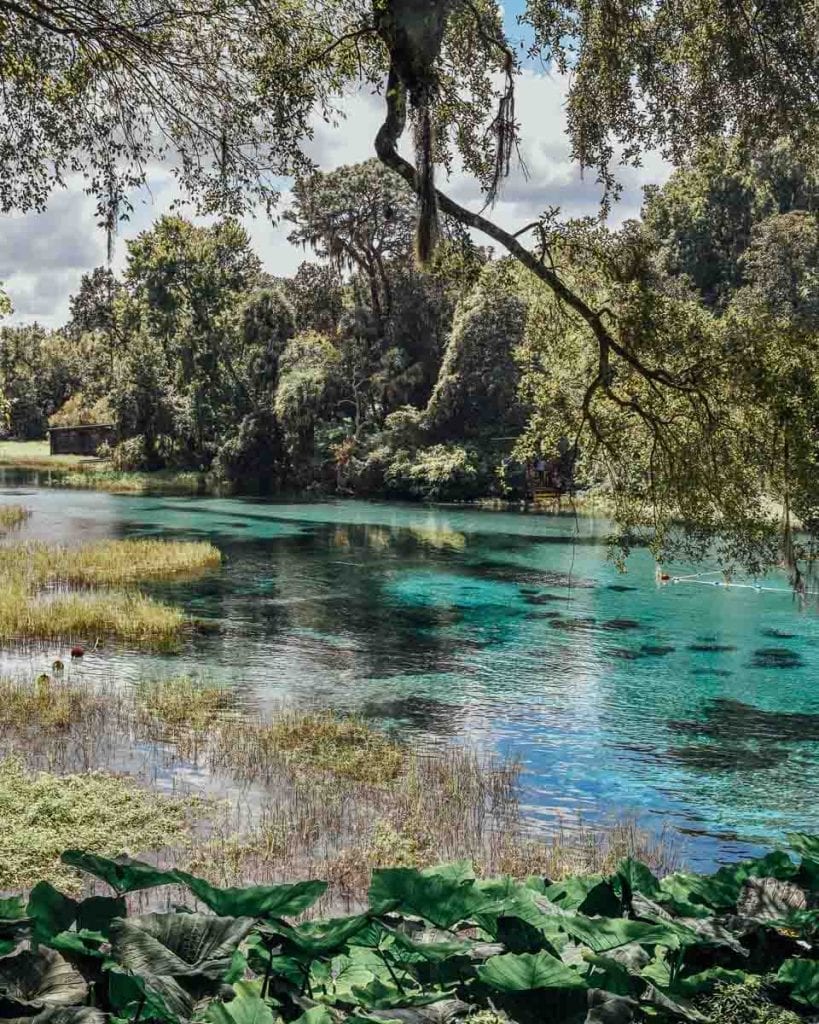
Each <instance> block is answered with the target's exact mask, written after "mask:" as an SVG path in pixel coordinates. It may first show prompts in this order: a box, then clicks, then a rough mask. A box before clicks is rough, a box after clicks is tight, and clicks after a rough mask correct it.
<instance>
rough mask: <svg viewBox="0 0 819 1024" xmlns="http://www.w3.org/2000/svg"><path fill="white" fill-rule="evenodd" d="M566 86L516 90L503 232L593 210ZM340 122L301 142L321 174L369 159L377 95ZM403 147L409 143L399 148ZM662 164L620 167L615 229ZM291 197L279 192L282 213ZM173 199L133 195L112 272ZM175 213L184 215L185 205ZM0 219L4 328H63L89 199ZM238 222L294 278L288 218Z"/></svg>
mask: <svg viewBox="0 0 819 1024" xmlns="http://www.w3.org/2000/svg"><path fill="white" fill-rule="evenodd" d="M565 93H566V83H565V80H564V79H562V78H561V77H559V76H556V75H548V74H544V73H535V72H533V71H530V70H527V71H525V72H524V73H523V75H522V76H521V77H520V79H519V80H518V84H517V98H516V105H517V116H518V120H519V121H520V122H521V124H522V126H523V157H524V160H525V163H526V166H527V169H528V172H529V177H528V180H527V179H526V178H525V177H524V175H523V173H522V172H521V170H520V168H515V170H514V171H513V173H512V175H511V176H510V178H509V180H508V181H506V182H505V183H504V187H503V189H502V192H501V196H500V198H499V200H498V202H497V203H496V204H495V207H494V209H493V210H492V211H491V212H489V214H488V215H489V216H491V217H492V219H494V220H496V221H497V222H498V223H499V224H501V225H502V226H503V227H505V228H507V229H509V230H517V229H518V228H520V227H522V226H523V225H524V224H526V223H528V222H529V221H531V220H533V219H534V218H535V217H536V216H537V215H538V214H539V213H540V212H542V211H543V210H544V209H546V208H547V207H549V206H554V205H556V206H560V207H561V208H562V209H563V211H564V213H565V214H566V215H567V216H582V215H584V214H589V213H595V212H596V211H597V208H598V203H599V198H600V188H599V186H598V185H597V184H596V183H595V181H594V174H593V172H592V173H590V174H587V175H586V177H585V179H583V178H582V177H581V175H580V171H579V168H578V167H577V165H576V164H573V163H572V161H571V160H570V159H569V145H568V141H567V140H566V137H565V134H564V131H565V110H564V103H565ZM344 111H345V113H346V118H345V119H344V120H342V121H340V122H339V123H338V124H326V123H324V122H323V121H320V120H317V121H316V123H315V125H314V135H313V138H312V139H310V140H309V141H308V142H307V143H306V144H305V151H306V152H307V153H308V155H309V156H310V157H311V158H312V159H313V160H314V161H315V162H316V163H317V164H318V165H319V167H321V168H322V169H325V170H330V169H332V168H335V167H339V166H341V165H343V164H349V163H356V162H358V161H360V160H366V159H368V158H369V157H371V156H372V155H373V140H374V137H375V133H376V131H377V130H378V127H379V125H380V123H381V118H382V111H383V99H382V97H381V96H379V95H377V94H375V93H373V92H371V91H369V90H367V91H364V90H362V91H360V92H356V93H354V94H351V95H350V96H349V97H348V98H347V99H346V100H345V101H344ZM406 148H407V149H409V143H408V142H407V146H406ZM668 172H669V168H668V165H667V164H665V163H664V162H663V161H662V160H661V159H660V158H659V157H657V156H655V155H653V154H650V155H649V156H648V157H647V158H646V160H645V165H644V166H643V167H641V168H622V169H621V173H620V179H621V181H622V182H623V185H624V193H623V198H622V199H621V201H620V202H619V203H618V204H617V205H616V207H615V209H614V211H613V214H612V217H611V221H612V222H613V223H615V224H617V223H619V222H620V221H622V220H623V219H625V218H626V217H633V216H635V215H636V214H637V213H638V212H639V207H640V201H641V193H642V186H643V185H644V184H647V183H648V182H661V181H663V180H664V179H665V178H666V177H667V175H668ZM439 185H440V186H441V187H443V188H445V189H446V190H447V191H448V192H449V194H451V195H452V197H453V198H454V199H456V200H457V201H458V202H460V203H462V204H464V205H467V206H470V207H471V208H473V209H480V208H481V206H482V205H483V198H482V196H481V192H480V189H479V188H478V187H477V185H476V184H475V182H474V180H472V179H471V178H470V177H468V176H467V175H465V174H463V173H462V172H458V171H456V172H454V173H453V175H452V176H451V177H450V178H449V180H446V179H445V178H444V177H443V175H442V176H441V179H440V181H439ZM288 200H289V193H288V192H287V191H286V190H285V191H284V192H283V194H282V206H281V208H282V209H284V208H286V205H287V203H288ZM178 201H179V192H178V189H177V187H176V184H175V181H174V179H173V177H172V175H171V174H170V173H168V171H167V170H163V169H161V168H158V169H157V171H156V173H155V174H152V175H151V177H150V181H149V188H146V189H143V190H141V191H140V193H139V194H137V195H136V196H134V197H132V202H133V206H134V210H133V213H132V214H131V217H130V220H129V221H127V222H126V223H124V224H123V225H122V226H121V230H120V237H119V239H118V241H117V245H116V250H115V252H116V255H115V261H114V265H115V269H121V267H122V265H123V263H124V257H125V245H124V242H125V240H126V239H128V238H133V237H134V236H135V235H136V234H138V233H139V232H140V231H143V230H145V229H146V228H147V227H149V226H150V224H151V223H152V222H153V221H154V220H155V219H156V218H157V217H159V216H160V215H161V214H163V213H166V212H168V210H170V208H171V206H172V205H173V204H174V203H178ZM182 209H183V212H185V213H186V214H188V215H192V212H191V210H190V208H187V209H186V208H184V207H183V208H182ZM0 222H2V232H3V234H2V237H3V242H4V244H3V246H2V251H0V280H2V281H4V283H5V288H6V290H7V291H8V292H9V294H10V295H11V298H12V301H13V302H14V305H15V309H16V312H15V314H14V315H13V316H12V318H11V321H10V322H18V323H25V322H31V321H32V320H35V319H36V320H39V321H40V322H42V323H45V324H47V325H50V326H57V325H59V324H61V323H63V322H65V319H66V317H67V313H68V298H69V295H70V294H71V293H72V292H74V291H75V290H76V288H77V286H78V285H79V281H80V277H81V276H82V274H83V273H84V272H86V271H88V270H90V269H92V268H93V267H94V266H98V265H99V264H101V263H102V262H104V259H105V236H104V233H103V232H102V230H101V229H100V228H99V227H97V225H96V217H95V214H94V201H93V199H91V198H90V197H88V196H86V195H85V194H84V193H83V191H82V187H81V184H80V183H79V182H73V183H71V185H70V187H69V188H68V189H66V190H65V191H62V192H58V193H55V195H54V196H53V198H52V201H51V204H50V206H49V208H48V210H47V211H46V212H45V213H43V214H28V215H25V216H5V217H2V218H0ZM245 223H246V226H247V229H248V231H249V233H250V236H251V239H252V241H253V244H254V246H255V248H256V250H257V252H258V253H259V255H260V256H261V258H262V260H263V261H264V263H265V266H266V268H267V270H269V271H270V273H273V274H277V275H285V274H290V273H292V272H293V271H294V270H295V269H296V267H297V266H298V265H299V263H300V262H301V261H302V260H303V259H305V258H307V255H308V254H306V253H305V252H304V251H303V250H302V249H301V248H295V247H293V246H292V245H290V243H289V242H288V241H287V235H288V233H289V231H290V226H289V225H288V224H287V222H284V223H271V222H270V221H268V220H267V219H266V218H264V217H255V218H253V217H248V218H247V219H246V222H245Z"/></svg>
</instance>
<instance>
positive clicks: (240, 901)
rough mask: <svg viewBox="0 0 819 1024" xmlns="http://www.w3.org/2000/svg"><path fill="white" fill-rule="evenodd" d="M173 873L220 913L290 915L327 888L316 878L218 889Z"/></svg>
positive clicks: (179, 872)
mask: <svg viewBox="0 0 819 1024" xmlns="http://www.w3.org/2000/svg"><path fill="white" fill-rule="evenodd" d="M176 877H177V879H178V880H179V881H180V882H184V884H185V885H186V886H187V887H188V888H189V889H190V891H191V892H192V893H193V894H194V896H196V898H197V899H199V900H201V901H202V902H203V903H204V904H205V906H206V907H209V908H210V909H211V910H212V911H213V912H214V913H215V914H219V915H221V916H223V917H291V916H293V915H295V914H301V913H302V912H303V911H305V910H307V908H308V907H311V906H312V905H313V904H314V903H315V902H316V900H317V899H318V898H319V896H321V895H322V894H323V893H324V892H326V890H327V883H326V882H319V881H306V882H294V883H292V884H290V885H251V886H248V887H246V888H244V889H219V888H217V887H216V886H214V885H211V884H210V883H209V882H206V881H205V880H204V879H203V878H197V877H196V876H195V875H189V874H188V873H187V872H186V871H177V872H176Z"/></svg>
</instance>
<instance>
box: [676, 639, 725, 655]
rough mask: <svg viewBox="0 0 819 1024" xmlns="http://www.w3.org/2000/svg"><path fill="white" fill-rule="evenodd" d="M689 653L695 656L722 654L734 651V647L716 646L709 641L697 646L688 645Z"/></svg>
mask: <svg viewBox="0 0 819 1024" xmlns="http://www.w3.org/2000/svg"><path fill="white" fill-rule="evenodd" d="M688 650H689V651H695V652H696V653H697V654H706V653H708V654H724V653H726V652H727V651H735V650H736V647H733V646H732V645H731V644H717V643H712V642H710V641H708V642H704V643H698V644H689V645H688Z"/></svg>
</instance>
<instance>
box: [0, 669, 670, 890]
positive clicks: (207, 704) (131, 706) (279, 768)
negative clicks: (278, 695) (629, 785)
mask: <svg viewBox="0 0 819 1024" xmlns="http://www.w3.org/2000/svg"><path fill="white" fill-rule="evenodd" d="M133 749H139V750H140V751H142V753H141V758H142V759H143V763H142V768H141V771H140V772H139V777H138V779H137V777H136V776H133V778H134V779H137V781H139V782H140V784H141V785H143V786H145V787H146V791H147V792H149V793H153V794H154V795H155V796H157V798H159V797H160V796H161V795H162V794H165V796H164V798H165V799H167V793H168V780H169V779H170V780H171V786H170V789H171V791H175V792H177V793H183V794H184V793H185V792H186V786H185V780H187V779H189V778H190V777H191V772H192V771H193V777H195V778H197V779H199V784H198V786H197V787H196V789H195V790H194V791H193V792H194V794H195V795H197V796H199V797H207V798H208V800H210V801H211V802H209V803H202V804H200V805H199V806H200V815H199V818H198V819H197V820H196V821H195V822H193V823H192V825H191V828H190V829H189V830H188V831H187V833H186V834H185V835H184V836H180V837H178V840H177V841H176V842H175V843H174V844H173V846H172V847H171V848H168V849H164V850H159V851H157V853H156V856H158V857H159V859H160V861H161V862H162V863H168V862H170V861H173V862H174V863H177V864H185V865H186V866H187V867H188V869H189V870H195V871H197V872H198V873H200V874H203V875H205V876H206V877H208V878H209V879H210V880H211V881H212V882H214V883H216V884H220V885H237V884H245V883H258V884H262V883H268V882H272V881H282V880H284V879H291V880H292V879H298V878H309V877H322V878H327V879H328V881H329V882H330V889H329V891H328V897H327V900H326V901H325V903H324V906H325V907H326V906H345V907H349V906H355V905H357V904H358V903H360V901H361V900H362V899H363V898H364V895H365V893H366V890H367V886H368V885H369V878H370V874H371V872H372V870H373V869H374V868H377V867H382V866H386V865H390V864H398V865H403V866H407V867H427V866H430V865H432V864H435V863H438V862H440V861H444V860H457V859H463V858H468V859H471V860H472V861H473V862H474V863H475V865H476V869H477V870H478V871H479V873H480V874H481V875H486V876H488V875H492V874H498V873H504V874H509V875H513V876H514V877H518V878H525V877H527V876H528V875H532V874H542V875H548V876H549V877H554V878H558V877H561V876H562V875H565V874H567V873H571V872H573V871H576V870H590V871H599V870H605V869H607V867H611V865H613V864H614V863H616V862H617V861H618V860H619V859H621V858H622V857H623V856H627V855H629V854H634V855H638V856H640V857H642V858H643V859H646V860H648V862H649V863H650V864H651V865H652V866H653V867H654V868H655V869H657V870H671V869H673V868H674V867H677V866H679V863H680V860H681V858H680V855H679V850H678V849H677V847H676V846H675V844H674V842H673V841H672V840H671V837H670V836H666V837H659V838H658V837H656V836H649V835H648V834H646V833H644V832H642V831H641V830H640V829H638V828H637V827H636V825H635V824H634V823H633V822H630V821H627V820H624V821H621V822H619V823H617V825H616V826H613V827H611V828H608V829H592V828H584V827H582V826H579V827H578V828H577V829H576V830H570V829H569V828H566V829H565V830H557V831H555V832H554V833H553V834H551V835H549V836H546V835H540V834H535V833H533V832H532V831H531V829H530V828H529V826H528V825H527V824H526V821H525V817H524V815H523V813H522V811H521V808H520V806H519V803H518V783H519V772H520V765H519V764H517V763H516V762H515V761H511V760H507V759H502V758H497V757H494V756H491V755H487V754H483V753H481V752H479V751H477V750H473V749H470V748H468V747H462V746H456V745H445V746H442V747H437V748H434V749H428V748H426V747H424V746H419V745H418V744H416V743H413V742H409V743H407V742H400V741H399V740H397V739H396V738H395V737H393V736H392V735H389V734H387V733H384V732H382V731H380V730H379V729H376V728H374V727H373V726H372V725H370V724H369V723H367V722H366V721H364V720H362V719H359V718H356V717H351V716H339V715H336V714H333V713H332V712H329V711H327V710H325V709H320V708H307V709H299V710H295V709H292V708H290V707H287V706H282V707H279V708H276V709H273V710H272V711H270V712H268V713H267V714H264V715H261V714H259V713H257V712H255V711H253V710H252V709H250V708H248V707H246V706H245V707H243V706H242V705H241V704H240V703H239V700H238V698H237V695H236V694H235V692H233V691H230V690H225V689H222V688H220V687H216V686H213V685H210V684H208V683H206V682H202V681H201V680H193V679H190V678H186V677H182V678H177V679H165V680H156V679H154V680H150V679H148V680H144V681H143V682H141V683H138V684H136V685H135V686H133V687H131V688H128V689H126V688H122V687H118V686H115V685H113V684H109V685H100V684H97V685H89V684H87V683H82V684H79V683H73V682H72V681H71V680H70V678H68V679H65V678H62V676H60V675H59V674H56V675H53V676H50V677H49V676H42V677H40V679H38V680H36V681H34V682H29V681H26V680H20V679H13V680H10V679H5V680H0V753H2V754H3V755H5V756H7V757H8V756H12V757H14V758H18V759H22V761H23V762H24V763H25V764H26V765H27V766H28V768H29V769H30V770H31V771H43V770H47V771H48V772H49V773H51V775H52V776H53V777H55V778H59V777H62V776H66V775H67V776H77V775H78V773H79V775H80V776H82V775H83V774H84V773H87V772H92V773H103V774H105V775H106V776H107V777H115V776H119V777H122V774H121V773H122V772H123V770H125V771H126V775H125V777H126V778H127V777H129V776H128V770H127V769H128V766H127V764H124V763H123V762H124V759H123V750H129V751H130V750H133ZM0 764H2V762H0ZM159 776H161V777H162V778H163V780H164V781H163V784H162V786H159V785H158V783H157V778H158V777H159ZM206 782H207V785H206V784H205V783H206ZM77 842H78V843H80V844H82V843H83V842H85V843H86V844H87V843H88V840H87V839H82V840H81V839H80V838H79V837H78V839H77ZM94 842H95V844H96V845H94V844H92V847H93V848H94V849H96V850H97V852H100V853H107V854H112V855H113V854H116V853H121V852H128V853H131V854H138V853H145V852H146V850H145V849H142V848H136V847H134V846H133V845H130V846H126V847H125V848H122V849H120V848H117V842H118V839H117V837H116V835H113V836H105V835H103V834H102V833H100V834H98V835H96V836H95V839H94ZM48 850H49V851H53V847H52V846H49V847H48ZM48 863H49V862H48V859H47V858H46V860H44V861H42V862H41V863H40V872H39V875H38V877H48ZM32 878H33V876H32ZM0 888H2V882H0Z"/></svg>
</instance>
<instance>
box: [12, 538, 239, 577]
mask: <svg viewBox="0 0 819 1024" xmlns="http://www.w3.org/2000/svg"><path fill="white" fill-rule="evenodd" d="M221 561H222V556H221V555H220V553H219V550H218V549H217V548H215V547H214V546H213V545H212V544H208V543H205V542H203V541H163V540H152V539H139V538H137V539H133V540H106V541H98V542H96V543H94V544H87V545H85V546H83V547H76V548H73V547H71V548H69V547H63V546H62V545H59V544H44V543H41V542H30V543H27V544H15V545H13V546H11V547H5V548H0V579H3V580H8V581H21V582H24V583H25V584H26V585H28V586H30V587H44V586H47V585H59V584H63V585H69V586H80V587H98V586H110V585H114V584H126V583H138V582H141V581H144V580H156V579H172V578H174V577H177V576H189V575H193V574H195V573H198V572H203V571H205V570H207V569H214V568H217V567H218V566H219V565H220V564H221Z"/></svg>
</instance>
